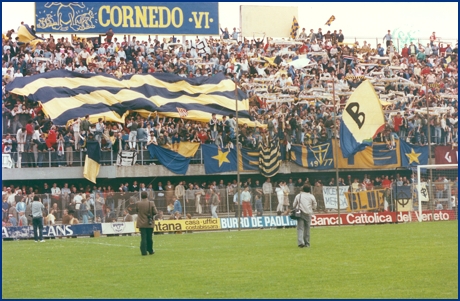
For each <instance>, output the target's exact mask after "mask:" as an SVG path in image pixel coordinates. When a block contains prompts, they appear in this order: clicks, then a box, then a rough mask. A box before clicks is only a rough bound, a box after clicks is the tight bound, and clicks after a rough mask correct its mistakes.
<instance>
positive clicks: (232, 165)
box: [201, 144, 237, 174]
mask: <svg viewBox="0 0 460 301" xmlns="http://www.w3.org/2000/svg"><path fill="white" fill-rule="evenodd" d="M201 150H202V152H203V161H204V170H205V172H206V174H213V173H221V172H228V171H236V169H237V165H236V164H237V160H236V150H235V149H227V148H222V149H219V148H218V147H217V145H215V144H202V145H201Z"/></svg>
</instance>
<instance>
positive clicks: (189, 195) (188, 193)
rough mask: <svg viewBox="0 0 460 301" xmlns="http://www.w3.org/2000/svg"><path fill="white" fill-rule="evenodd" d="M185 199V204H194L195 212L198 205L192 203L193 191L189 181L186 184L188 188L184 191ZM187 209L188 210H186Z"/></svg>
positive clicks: (193, 198) (193, 199)
mask: <svg viewBox="0 0 460 301" xmlns="http://www.w3.org/2000/svg"><path fill="white" fill-rule="evenodd" d="M185 201H186V202H187V206H190V207H191V206H193V205H195V212H197V211H198V206H196V204H193V203H194V201H195V191H193V184H192V183H190V184H189V185H188V189H187V190H186V191H185ZM187 211H189V210H187Z"/></svg>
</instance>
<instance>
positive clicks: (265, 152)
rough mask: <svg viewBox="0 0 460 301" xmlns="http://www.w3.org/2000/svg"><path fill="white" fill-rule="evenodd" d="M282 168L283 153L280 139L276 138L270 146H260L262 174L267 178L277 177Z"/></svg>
mask: <svg viewBox="0 0 460 301" xmlns="http://www.w3.org/2000/svg"><path fill="white" fill-rule="evenodd" d="M280 166H281V152H280V146H279V139H278V138H275V139H274V140H272V141H271V142H270V141H269V143H268V145H264V144H263V143H262V144H261V145H260V146H259V169H260V174H261V175H262V176H264V177H266V178H271V177H273V176H274V175H276V174H277V173H278V171H279V169H280Z"/></svg>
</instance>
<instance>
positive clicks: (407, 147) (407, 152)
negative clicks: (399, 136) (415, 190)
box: [399, 140, 428, 168]
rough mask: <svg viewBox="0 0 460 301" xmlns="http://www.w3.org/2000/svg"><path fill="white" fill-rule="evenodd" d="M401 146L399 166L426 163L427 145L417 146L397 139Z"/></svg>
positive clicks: (414, 165)
mask: <svg viewBox="0 0 460 301" xmlns="http://www.w3.org/2000/svg"><path fill="white" fill-rule="evenodd" d="M399 145H400V148H401V166H402V167H407V168H411V167H416V166H417V165H426V164H428V146H427V145H426V146H418V145H414V144H410V143H407V142H405V141H403V140H400V141H399Z"/></svg>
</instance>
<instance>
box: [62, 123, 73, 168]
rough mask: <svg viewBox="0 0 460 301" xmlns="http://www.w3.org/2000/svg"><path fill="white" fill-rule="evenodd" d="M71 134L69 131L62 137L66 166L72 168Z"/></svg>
mask: <svg viewBox="0 0 460 301" xmlns="http://www.w3.org/2000/svg"><path fill="white" fill-rule="evenodd" d="M72 138H73V137H72V133H71V132H70V131H69V132H67V134H66V135H65V137H64V149H65V159H66V166H72V164H73V148H72V145H73V144H74V142H75V141H74V140H73V139H72Z"/></svg>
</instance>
